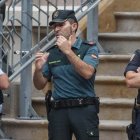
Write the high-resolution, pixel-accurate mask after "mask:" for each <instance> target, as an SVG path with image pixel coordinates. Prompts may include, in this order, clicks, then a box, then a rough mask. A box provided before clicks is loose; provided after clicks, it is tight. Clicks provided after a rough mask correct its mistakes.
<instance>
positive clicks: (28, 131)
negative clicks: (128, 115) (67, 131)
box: [2, 118, 130, 140]
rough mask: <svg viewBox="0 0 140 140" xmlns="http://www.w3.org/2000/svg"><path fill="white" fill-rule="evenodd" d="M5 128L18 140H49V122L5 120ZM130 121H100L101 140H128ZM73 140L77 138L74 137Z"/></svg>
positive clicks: (8, 134)
mask: <svg viewBox="0 0 140 140" xmlns="http://www.w3.org/2000/svg"><path fill="white" fill-rule="evenodd" d="M2 122H3V128H4V130H5V132H6V134H7V136H9V137H10V138H13V139H16V140H47V139H48V136H47V134H48V132H47V126H48V121H47V120H19V119H12V118H4V119H3V120H2ZM129 123H130V121H115V120H100V126H99V128H100V140H127V135H126V132H125V129H126V126H127V125H128V124H129ZM73 140H75V138H74V137H73Z"/></svg>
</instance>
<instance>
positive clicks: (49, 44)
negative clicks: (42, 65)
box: [9, 38, 56, 81]
mask: <svg viewBox="0 0 140 140" xmlns="http://www.w3.org/2000/svg"><path fill="white" fill-rule="evenodd" d="M55 41H56V39H55V38H54V39H52V40H51V41H50V42H48V43H47V44H46V46H44V47H43V48H42V49H40V51H41V52H45V51H47V50H48V49H50V48H51V47H52V45H53V44H54V43H55ZM34 60H35V55H33V56H32V57H31V58H30V59H29V60H28V61H27V62H25V63H24V65H22V66H21V67H20V68H19V69H18V71H16V72H14V74H12V75H11V76H10V77H9V80H10V81H12V80H13V79H14V78H15V77H16V76H17V75H19V74H20V72H21V71H22V70H24V69H25V68H26V67H27V66H28V65H30V64H31V63H32V62H33V61H34Z"/></svg>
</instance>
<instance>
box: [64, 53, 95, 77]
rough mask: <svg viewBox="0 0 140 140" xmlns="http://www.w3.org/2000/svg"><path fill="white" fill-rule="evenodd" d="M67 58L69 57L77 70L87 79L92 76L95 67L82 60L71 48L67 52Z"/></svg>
mask: <svg viewBox="0 0 140 140" xmlns="http://www.w3.org/2000/svg"><path fill="white" fill-rule="evenodd" d="M66 56H67V58H68V59H69V61H70V63H71V64H72V65H73V66H74V68H75V70H76V71H77V72H78V73H79V74H80V75H81V76H82V77H84V78H85V79H89V78H91V76H92V75H93V73H94V72H95V69H94V68H93V67H92V66H91V65H89V64H87V63H85V62H84V61H83V60H81V59H80V58H79V57H78V56H76V55H75V53H74V52H73V51H72V50H71V51H69V52H68V53H67V54H66Z"/></svg>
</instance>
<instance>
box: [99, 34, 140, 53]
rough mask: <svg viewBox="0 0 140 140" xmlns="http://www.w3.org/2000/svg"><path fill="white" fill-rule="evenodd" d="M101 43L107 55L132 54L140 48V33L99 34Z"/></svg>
mask: <svg viewBox="0 0 140 140" xmlns="http://www.w3.org/2000/svg"><path fill="white" fill-rule="evenodd" d="M99 43H100V44H101V46H102V47H103V48H104V50H105V52H106V53H111V54H132V53H133V52H134V51H135V50H136V49H139V48H140V46H139V44H140V33H131V32H130V33H99Z"/></svg>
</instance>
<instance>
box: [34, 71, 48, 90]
mask: <svg viewBox="0 0 140 140" xmlns="http://www.w3.org/2000/svg"><path fill="white" fill-rule="evenodd" d="M33 83H34V86H35V87H36V88H37V89H38V90H41V89H43V88H44V87H45V85H46V84H47V79H46V78H44V77H43V74H42V71H39V70H35V72H34V76H33Z"/></svg>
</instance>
